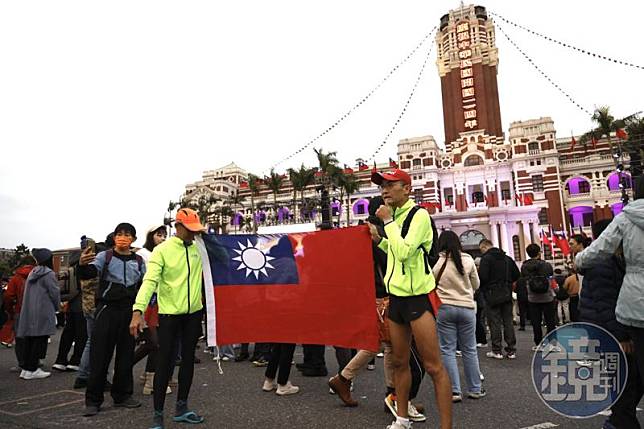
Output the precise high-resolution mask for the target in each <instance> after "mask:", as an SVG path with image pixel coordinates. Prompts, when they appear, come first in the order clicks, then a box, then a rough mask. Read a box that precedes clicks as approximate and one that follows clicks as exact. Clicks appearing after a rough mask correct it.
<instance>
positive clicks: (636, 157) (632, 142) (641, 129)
mask: <svg viewBox="0 0 644 429" xmlns="http://www.w3.org/2000/svg"><path fill="white" fill-rule="evenodd" d="M626 132H627V133H628V141H627V142H626V144H625V145H624V146H625V148H626V151H627V152H628V154H629V155H630V158H631V160H630V163H629V164H630V168H631V175H632V177H633V178H635V177H639V176H641V175H642V158H644V156H643V155H644V153H643V152H644V118H639V117H634V118H633V119H632V120H630V121H628V124H627V125H626Z"/></svg>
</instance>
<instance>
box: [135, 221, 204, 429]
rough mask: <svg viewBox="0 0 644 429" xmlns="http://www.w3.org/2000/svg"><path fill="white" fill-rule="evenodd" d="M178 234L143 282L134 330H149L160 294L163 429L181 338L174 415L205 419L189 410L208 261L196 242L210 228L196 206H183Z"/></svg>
mask: <svg viewBox="0 0 644 429" xmlns="http://www.w3.org/2000/svg"><path fill="white" fill-rule="evenodd" d="M175 226H176V229H177V233H176V235H175V236H174V237H172V238H170V239H169V240H166V241H165V242H163V243H162V244H160V245H158V246H157V247H155V249H154V251H153V252H152V256H151V257H150V261H149V262H148V266H147V271H146V275H145V277H144V278H143V284H142V286H141V289H140V290H139V293H138V294H137V296H136V302H135V303H134V306H133V311H132V321H131V323H130V333H131V334H132V335H134V336H138V334H139V332H141V331H142V329H143V316H142V314H143V313H144V311H145V309H146V308H147V306H148V303H149V302H150V299H151V298H152V294H154V293H156V294H157V302H158V305H159V360H158V363H157V368H156V373H155V376H154V417H153V421H154V424H153V426H152V427H153V428H159V429H162V428H163V406H164V403H165V396H166V394H165V392H166V389H167V387H168V380H169V378H170V371H171V368H172V366H173V365H174V358H175V350H174V348H175V344H176V343H177V339H178V337H180V339H181V341H180V344H181V348H182V350H181V368H180V370H179V389H178V390H179V391H178V393H177V404H176V411H175V416H174V421H176V422H187V423H201V422H203V417H201V416H199V415H198V414H197V413H195V412H194V411H190V410H188V394H189V392H190V386H191V385H192V377H193V372H194V353H195V347H196V346H197V341H198V339H199V337H200V336H201V319H202V309H203V305H202V300H201V289H202V264H201V256H200V254H199V251H198V250H197V246H196V244H195V243H194V238H195V235H196V234H199V233H201V232H204V231H205V228H204V227H203V225H201V222H200V221H199V216H198V215H197V213H196V212H195V211H194V210H191V209H187V208H181V209H179V211H178V212H177V218H176V220H175Z"/></svg>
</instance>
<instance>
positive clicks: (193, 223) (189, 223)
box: [174, 208, 206, 232]
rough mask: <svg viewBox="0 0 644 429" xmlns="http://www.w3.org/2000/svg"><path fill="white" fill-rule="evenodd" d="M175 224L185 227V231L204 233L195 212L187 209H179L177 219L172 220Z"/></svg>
mask: <svg viewBox="0 0 644 429" xmlns="http://www.w3.org/2000/svg"><path fill="white" fill-rule="evenodd" d="M174 222H175V223H180V224H181V225H183V226H185V227H186V229H188V230H190V231H192V232H205V231H206V228H205V227H204V226H203V225H202V224H201V221H200V220H199V215H198V214H197V212H196V211H194V210H192V209H189V208H181V209H179V211H177V217H176V219H175V220H174Z"/></svg>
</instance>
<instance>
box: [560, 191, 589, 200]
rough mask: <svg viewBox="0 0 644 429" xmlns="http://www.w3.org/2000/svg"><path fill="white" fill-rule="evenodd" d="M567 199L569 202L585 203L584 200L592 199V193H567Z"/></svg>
mask: <svg viewBox="0 0 644 429" xmlns="http://www.w3.org/2000/svg"><path fill="white" fill-rule="evenodd" d="M566 197H567V199H568V201H583V200H589V199H592V197H591V195H590V192H581V193H579V194H574V195H573V194H571V193H570V192H566Z"/></svg>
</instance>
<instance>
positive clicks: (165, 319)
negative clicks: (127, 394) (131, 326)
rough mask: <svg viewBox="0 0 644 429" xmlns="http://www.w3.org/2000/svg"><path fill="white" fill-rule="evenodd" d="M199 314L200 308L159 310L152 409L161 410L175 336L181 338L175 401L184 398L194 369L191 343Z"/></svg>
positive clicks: (197, 333) (198, 329)
mask: <svg viewBox="0 0 644 429" xmlns="http://www.w3.org/2000/svg"><path fill="white" fill-rule="evenodd" d="M201 317H202V311H201V310H199V311H197V312H195V313H192V314H179V315H170V314H159V331H158V334H159V353H158V360H157V368H156V373H155V376H154V410H155V411H163V406H164V404H165V396H166V393H165V392H166V390H167V388H168V381H169V379H170V374H171V370H172V368H173V367H174V360H175V344H176V342H177V339H178V338H181V366H180V367H179V391H178V393H177V402H179V401H184V402H187V401H188V394H189V393H190V387H191V386H192V376H193V373H194V363H195V347H197V341H198V340H199V337H200V336H201Z"/></svg>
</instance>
